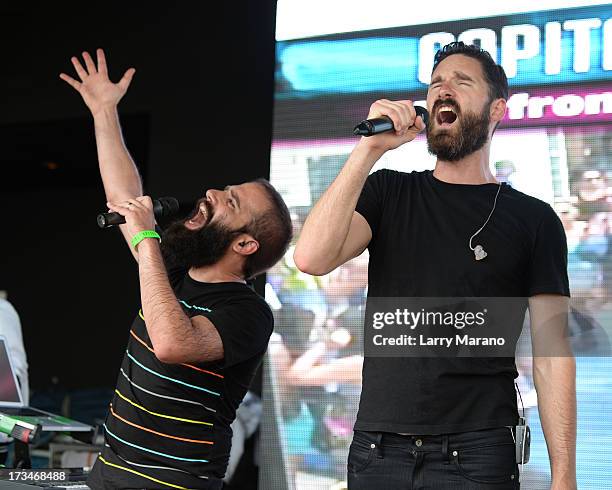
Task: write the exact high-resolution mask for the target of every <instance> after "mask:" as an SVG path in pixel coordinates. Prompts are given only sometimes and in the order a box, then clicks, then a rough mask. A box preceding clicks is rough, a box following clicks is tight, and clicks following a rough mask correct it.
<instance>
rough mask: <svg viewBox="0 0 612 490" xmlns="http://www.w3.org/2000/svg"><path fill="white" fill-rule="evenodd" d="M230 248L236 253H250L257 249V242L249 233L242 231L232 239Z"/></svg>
mask: <svg viewBox="0 0 612 490" xmlns="http://www.w3.org/2000/svg"><path fill="white" fill-rule="evenodd" d="M232 250H233V251H234V252H235V253H237V254H238V255H244V256H247V255H251V254H254V253H255V252H257V250H259V242H258V241H257V240H255V238H253V237H252V236H251V235H248V234H246V233H244V234H242V235H240V236H238V237H237V238H236V239H235V240H234V241H233V243H232Z"/></svg>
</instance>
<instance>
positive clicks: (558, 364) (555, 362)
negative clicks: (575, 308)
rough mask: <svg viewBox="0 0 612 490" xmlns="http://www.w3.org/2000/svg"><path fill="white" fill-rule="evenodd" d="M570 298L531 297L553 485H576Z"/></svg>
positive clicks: (536, 380) (540, 400)
mask: <svg viewBox="0 0 612 490" xmlns="http://www.w3.org/2000/svg"><path fill="white" fill-rule="evenodd" d="M568 309H569V298H567V297H565V296H559V295H536V296H533V297H531V298H529V316H530V318H531V336H532V345H533V356H534V358H533V378H534V383H535V387H536V391H537V393H538V409H539V412H540V419H541V421H542V429H543V430H544V437H545V439H546V445H547V447H548V454H549V457H550V467H551V474H552V485H551V489H555V490H557V489H558V490H561V489H563V490H572V489H575V488H577V486H576V363H575V359H574V357H573V355H572V352H571V347H570V345H569V343H568V339H567V314H568Z"/></svg>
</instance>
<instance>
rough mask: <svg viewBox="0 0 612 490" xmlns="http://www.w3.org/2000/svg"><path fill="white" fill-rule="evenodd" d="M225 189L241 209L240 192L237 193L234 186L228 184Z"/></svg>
mask: <svg viewBox="0 0 612 490" xmlns="http://www.w3.org/2000/svg"><path fill="white" fill-rule="evenodd" d="M223 190H224V191H228V192H229V195H230V197H231V198H232V199H233V200H234V201H236V206H238V209H240V199H239V198H238V194H236V193H235V192H234V191H232V187H231V186H229V185H228V186H226V187H225V189H223Z"/></svg>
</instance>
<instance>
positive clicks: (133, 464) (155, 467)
mask: <svg viewBox="0 0 612 490" xmlns="http://www.w3.org/2000/svg"><path fill="white" fill-rule="evenodd" d="M104 445H105V446H106V447H108V448H110V446H109V445H108V444H104ZM115 456H116V457H117V458H119V459H120V460H121V461H123V462H125V463H127V464H129V465H132V466H139V467H140V468H151V469H153V470H166V471H178V472H180V473H186V474H187V475H189V476H193V477H194V478H201V479H203V480H208V477H207V476H206V475H194V474H193V473H189V472H188V471H185V470H181V469H179V468H170V467H169V466H156V465H152V464H141V463H134V462H133V461H130V460H128V459H125V458H122V457H121V456H119V455H118V454H115Z"/></svg>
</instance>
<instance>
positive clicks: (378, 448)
mask: <svg viewBox="0 0 612 490" xmlns="http://www.w3.org/2000/svg"><path fill="white" fill-rule="evenodd" d="M382 438H383V433H382V432H379V433H378V434H376V457H377V458H383V457H384V455H383V445H382Z"/></svg>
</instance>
